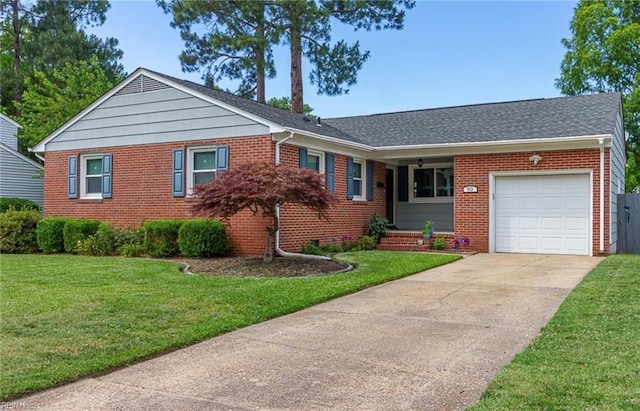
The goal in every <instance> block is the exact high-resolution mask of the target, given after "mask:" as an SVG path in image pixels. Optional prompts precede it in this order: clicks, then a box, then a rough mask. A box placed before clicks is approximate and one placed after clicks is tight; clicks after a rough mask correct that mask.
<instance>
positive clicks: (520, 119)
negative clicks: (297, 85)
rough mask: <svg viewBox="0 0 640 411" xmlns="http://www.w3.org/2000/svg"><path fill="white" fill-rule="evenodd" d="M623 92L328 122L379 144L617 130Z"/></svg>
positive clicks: (372, 144) (449, 141) (362, 138)
mask: <svg viewBox="0 0 640 411" xmlns="http://www.w3.org/2000/svg"><path fill="white" fill-rule="evenodd" d="M620 101H621V96H620V94H619V93H603V94H591V95H583V96H571V97H557V98H549V99H537V100H523V101H513V102H504V103H489V104H478V105H469V106H459V107H447V108H435V109H426V110H415V111H404V112H398V113H386V114H373V115H367V116H356V117H342V118H331V119H329V118H328V119H325V120H323V122H324V123H326V124H330V125H332V126H334V127H336V128H339V129H340V130H342V131H344V132H346V133H349V134H351V135H353V136H355V137H358V138H359V139H361V140H363V141H365V142H366V143H367V144H369V145H371V146H373V147H385V146H403V145H422V144H446V143H475V142H488V141H509V140H520V139H537V138H554V137H570V136H587V135H598V134H611V133H613V129H614V127H615V121H616V114H617V113H618V110H619V107H620Z"/></svg>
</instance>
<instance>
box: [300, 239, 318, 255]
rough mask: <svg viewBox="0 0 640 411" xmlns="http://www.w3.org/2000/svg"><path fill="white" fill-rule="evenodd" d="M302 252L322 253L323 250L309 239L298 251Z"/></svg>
mask: <svg viewBox="0 0 640 411" xmlns="http://www.w3.org/2000/svg"><path fill="white" fill-rule="evenodd" d="M300 252H301V253H302V254H311V255H324V252H323V251H322V250H321V249H320V247H318V245H317V244H316V243H314V242H313V241H309V242H308V243H307V245H305V246H304V247H303V248H302V250H301V251H300Z"/></svg>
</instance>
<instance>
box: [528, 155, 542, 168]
mask: <svg viewBox="0 0 640 411" xmlns="http://www.w3.org/2000/svg"><path fill="white" fill-rule="evenodd" d="M540 160H542V157H540V156H539V155H537V154H534V155H532V156H531V157H529V161H531V162H532V163H533V165H534V166H537V165H538V162H539V161H540Z"/></svg>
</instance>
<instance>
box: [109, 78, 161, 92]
mask: <svg viewBox="0 0 640 411" xmlns="http://www.w3.org/2000/svg"><path fill="white" fill-rule="evenodd" d="M165 88H169V86H168V85H166V84H164V83H161V82H159V81H157V80H154V79H152V78H150V77H147V76H142V75H141V76H138V77H136V78H135V79H133V81H131V83H129V84H127V85H126V86H124V87H123V88H122V89H121V90H120V91H118V92H117V93H116V96H123V95H125V94H136V93H144V92H147V91H155V90H162V89H165Z"/></svg>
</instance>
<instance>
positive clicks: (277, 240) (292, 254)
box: [275, 131, 331, 260]
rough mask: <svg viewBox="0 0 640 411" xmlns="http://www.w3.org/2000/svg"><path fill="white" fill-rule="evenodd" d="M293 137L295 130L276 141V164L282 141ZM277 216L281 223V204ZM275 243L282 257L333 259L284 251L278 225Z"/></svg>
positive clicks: (278, 159) (277, 207)
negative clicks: (281, 246)
mask: <svg viewBox="0 0 640 411" xmlns="http://www.w3.org/2000/svg"><path fill="white" fill-rule="evenodd" d="M292 138H293V132H292V131H290V132H289V135H288V136H287V137H285V138H283V139H282V140H280V141H278V142H277V143H276V165H278V164H280V145H282V143H285V142H287V141H289V140H291V139H292ZM276 216H277V217H278V225H280V205H279V204H278V205H276ZM275 243H276V244H275V247H276V254H278V255H279V256H280V257H297V258H308V259H311V260H331V258H329V257H325V256H323V255H311V254H301V253H290V252H287V251H284V250H283V249H282V248H280V228H279V227H278V231H276V241H275Z"/></svg>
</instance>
